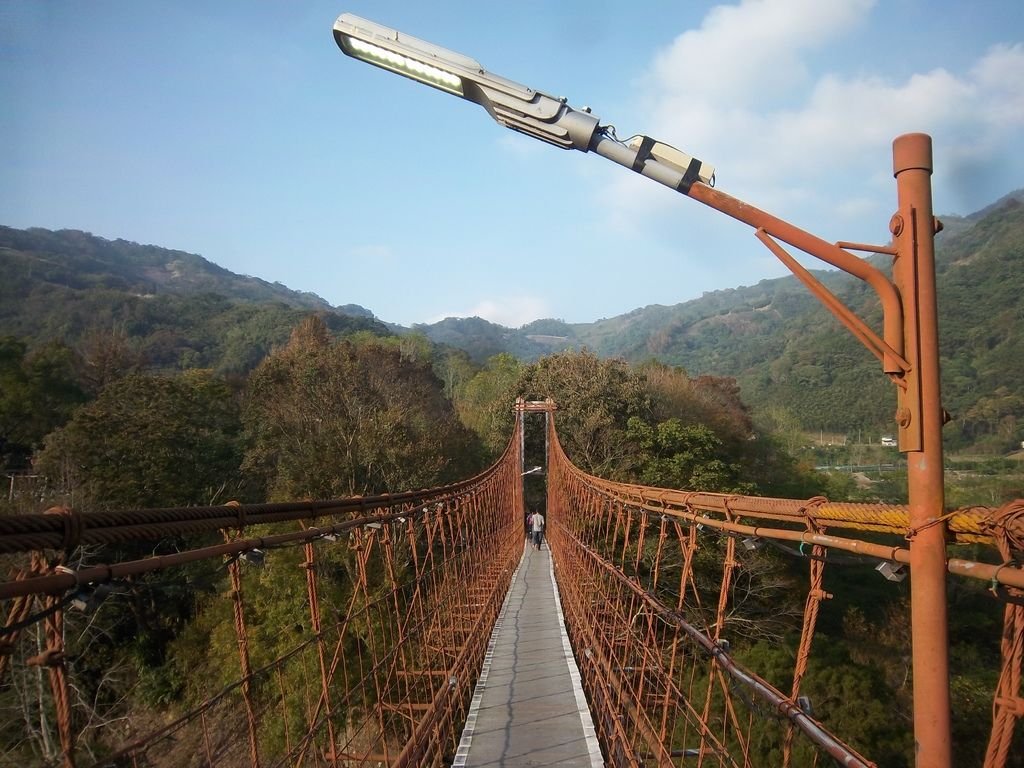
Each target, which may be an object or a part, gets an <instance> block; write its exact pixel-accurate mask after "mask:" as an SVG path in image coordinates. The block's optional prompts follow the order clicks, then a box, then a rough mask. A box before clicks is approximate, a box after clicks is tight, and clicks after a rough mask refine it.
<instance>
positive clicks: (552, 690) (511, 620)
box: [453, 544, 604, 768]
mask: <svg viewBox="0 0 1024 768" xmlns="http://www.w3.org/2000/svg"><path fill="white" fill-rule="evenodd" d="M544 546H545V548H544V549H543V550H541V551H539V552H538V551H536V550H534V549H533V547H532V546H528V547H527V548H526V550H525V552H524V554H523V559H522V560H521V561H520V563H519V568H518V569H517V571H516V574H515V578H514V579H513V581H512V587H511V589H510V590H509V594H508V597H507V598H506V600H505V605H504V607H503V608H502V612H501V615H500V616H499V617H498V622H497V624H496V625H495V628H494V632H493V634H492V635H491V641H490V646H489V647H488V650H487V656H486V658H485V660H484V666H483V670H482V673H481V676H480V681H479V683H477V687H476V690H475V691H474V694H473V704H472V708H471V710H470V713H469V717H468V719H467V722H466V728H465V730H464V731H463V733H462V740H461V743H460V744H459V749H458V753H457V755H456V758H455V762H454V763H453V765H454V766H471V767H473V768H484V767H485V766H528V765H529V766H538V765H565V766H581V767H585V768H596V767H597V766H602V765H604V762H603V761H602V759H601V750H600V747H599V746H598V743H597V738H596V737H595V735H594V725H593V722H592V720H591V718H590V710H589V709H588V707H587V702H586V698H585V697H584V694H583V689H582V688H581V687H580V682H579V680H580V677H579V669H578V668H577V666H576V660H575V659H574V658H573V655H572V650H571V648H570V647H569V639H568V637H567V636H566V634H565V625H564V624H563V622H562V610H561V605H560V604H559V601H558V587H557V585H556V584H555V580H554V571H553V569H552V566H551V557H550V553H549V552H548V550H547V545H546V544H545V545H544Z"/></svg>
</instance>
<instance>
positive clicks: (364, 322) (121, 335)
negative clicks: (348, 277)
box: [0, 227, 389, 373]
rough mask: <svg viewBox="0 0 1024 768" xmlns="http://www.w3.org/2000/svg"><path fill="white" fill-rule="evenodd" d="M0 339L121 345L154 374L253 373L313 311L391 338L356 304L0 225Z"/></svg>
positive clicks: (112, 243) (198, 263)
mask: <svg viewBox="0 0 1024 768" xmlns="http://www.w3.org/2000/svg"><path fill="white" fill-rule="evenodd" d="M0 274H2V275H3V279H2V280H0V336H12V337H15V338H18V339H22V340H24V341H25V342H27V343H28V344H30V345H36V344H42V343H47V342H54V341H60V342H63V343H66V344H70V345H75V346H79V347H93V348H95V347H97V346H109V344H108V342H109V339H110V338H111V337H113V338H118V339H122V340H124V341H125V343H126V344H127V345H128V346H129V347H130V348H131V350H132V352H133V353H134V354H136V355H137V356H138V358H139V359H140V360H144V361H145V364H146V366H147V367H151V368H165V369H175V368H180V369H184V368H193V367H206V368H215V369H217V370H219V371H221V372H224V373H244V372H247V371H249V370H251V369H252V368H253V367H255V366H256V364H257V363H259V361H260V360H262V359H263V358H264V357H265V356H266V354H267V353H268V352H269V351H270V350H271V349H272V348H273V347H274V346H275V345H280V344H283V343H284V342H285V341H286V340H287V339H288V335H289V333H291V330H292V328H293V327H295V325H297V324H298V323H299V322H300V321H301V320H302V318H303V317H305V316H307V315H308V314H310V312H314V311H315V312H317V313H320V314H322V315H323V317H324V320H325V322H326V323H327V324H328V326H329V327H331V329H332V330H335V331H345V330H363V329H365V330H371V331H374V332H376V333H380V334H388V333H389V331H388V330H387V329H386V328H385V326H384V325H383V324H382V323H380V322H378V321H377V320H375V319H374V317H373V313H372V312H370V311H369V310H367V309H364V308H363V307H360V306H357V305H347V306H344V307H331V305H330V304H328V303H327V302H326V301H325V300H323V299H322V298H320V297H319V296H316V295H315V294H311V293H300V292H298V291H292V290H289V289H288V288H286V287H284V286H283V285H280V284H271V283H268V282H266V281H264V280H260V279H258V278H255V277H248V276H245V275H237V274H234V273H233V272H229V271H228V270H226V269H223V268H221V267H218V266H217V265H216V264H213V263H211V262H209V261H207V260H206V259H204V258H203V257H201V256H197V255H195V254H191V253H184V252H182V251H173V250H168V249H165V248H158V247H156V246H152V245H139V244H137V243H131V242H128V241H125V240H105V239H103V238H100V237H95V236H94V235H90V234H88V233H86V232H79V231H75V230H61V231H59V232H51V231H49V230H45V229H29V230H18V229H11V228H9V227H0Z"/></svg>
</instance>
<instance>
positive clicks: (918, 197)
mask: <svg viewBox="0 0 1024 768" xmlns="http://www.w3.org/2000/svg"><path fill="white" fill-rule="evenodd" d="M931 173H932V143H931V138H930V137H929V136H927V135H925V134H921V133H911V134H906V135H903V136H899V137H897V138H896V139H895V141H894V142H893V174H894V176H895V177H896V187H897V195H898V202H899V209H898V211H897V213H896V214H895V215H894V216H893V217H892V220H891V222H890V230H891V231H892V234H893V236H894V241H895V245H896V251H897V252H896V258H895V260H894V262H893V281H894V282H895V284H896V286H897V287H898V288H899V291H900V302H901V304H902V309H903V319H904V340H905V344H904V354H905V357H906V360H907V362H908V363H910V370H909V371H907V372H906V375H905V376H904V377H903V380H902V382H897V384H898V387H899V403H898V408H897V412H896V421H897V424H898V426H899V439H900V450H901V451H903V452H904V453H905V454H906V457H907V488H908V494H909V506H910V521H909V522H910V533H909V535H908V538H909V539H910V596H911V634H912V643H913V665H914V667H913V674H914V747H915V765H916V766H917V768H949V767H950V766H951V765H952V748H951V736H950V693H949V639H948V628H947V613H946V606H947V599H946V526H945V522H944V519H943V513H944V503H945V496H944V490H943V455H942V426H943V424H944V423H945V415H944V411H943V409H942V404H941V400H940V393H939V341H938V311H937V307H936V293H935V232H936V230H937V229H938V225H937V221H936V219H935V218H934V217H933V215H932V192H931Z"/></svg>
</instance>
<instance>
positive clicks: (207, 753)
mask: <svg viewBox="0 0 1024 768" xmlns="http://www.w3.org/2000/svg"><path fill="white" fill-rule="evenodd" d="M516 409H517V419H516V430H517V434H516V435H515V436H514V437H513V438H512V439H511V440H510V442H509V444H508V448H507V449H506V451H505V452H504V454H503V455H502V456H501V458H500V459H499V460H498V461H497V462H496V463H495V464H494V465H493V466H491V467H490V468H489V469H487V470H486V471H484V472H483V473H481V474H479V475H478V476H476V477H473V478H470V479H468V480H465V481H463V482H459V483H456V484H453V485H449V486H445V487H440V488H433V489H427V490H419V491H409V492H404V493H394V494H389V495H382V496H374V497H357V498H348V499H340V500H326V501H300V502H294V503H277V504H256V505H252V504H249V505H243V504H235V503H229V504H226V505H222V506H216V507H196V508H181V509H141V510H125V511H120V512H96V513H77V512H75V511H74V510H70V509H66V508H55V509H50V510H48V512H47V513H45V514H29V515H17V516H7V517H3V518H0V555H3V556H4V557H5V559H6V561H7V562H8V564H10V565H15V566H18V567H16V568H14V569H13V570H12V572H11V577H10V579H9V580H8V581H6V582H4V583H3V584H0V599H2V600H3V601H4V602H3V605H4V610H5V613H6V624H5V627H4V629H3V635H2V641H3V645H2V647H0V650H2V655H0V684H2V685H3V686H5V687H8V688H9V687H10V686H11V685H12V680H21V681H22V682H24V681H25V680H34V681H35V683H34V684H35V685H36V686H37V690H36V692H37V693H38V694H39V699H38V701H37V706H36V708H35V709H33V708H32V707H29V706H27V705H26V708H25V712H26V714H25V721H24V723H22V724H20V725H21V730H22V733H23V737H24V740H28V739H29V738H30V736H31V735H32V734H37V735H38V734H39V733H40V732H42V731H44V730H46V729H47V728H49V729H50V730H51V731H52V732H54V733H55V734H56V735H55V737H54V738H53V739H52V740H51V742H50V743H48V744H46V745H45V747H46V749H49V750H50V751H49V754H40V755H39V758H40V761H41V762H42V764H54V765H64V766H122V765H130V766H184V765H189V766H214V765H228V766H236V765H237V766H252V767H253V768H256V767H257V766H285V765H287V766H331V767H332V768H335V767H337V766H355V765H372V766H416V765H476V766H483V765H538V764H547V765H556V764H565V765H587V766H591V765H601V764H606V765H615V766H669V765H675V766H689V765H714V766H752V765H782V766H805V765H827V764H838V765H843V766H872V765H876V764H877V763H876V762H873V760H872V755H871V754H870V752H869V751H868V750H867V749H866V747H867V746H870V745H859V744H855V743H850V742H849V741H848V740H847V739H846V738H844V732H843V727H842V725H843V723H841V722H835V721H834V719H833V718H831V717H830V712H829V708H828V706H827V705H826V703H825V702H817V703H816V702H815V701H813V700H811V699H810V698H809V697H808V696H806V695H805V694H804V692H803V688H802V685H803V682H804V679H805V676H806V674H807V671H808V668H809V664H812V663H813V662H814V659H815V656H816V651H817V650H819V648H820V646H821V643H819V644H817V645H816V642H815V640H816V630H817V623H818V616H819V609H820V607H821V606H822V604H823V603H825V602H827V601H828V600H829V599H830V598H832V597H833V596H832V595H831V594H829V592H827V591H826V590H825V588H824V584H825V579H826V577H827V575H828V573H829V571H830V570H831V569H835V568H848V567H852V568H857V567H861V568H862V570H863V571H864V572H865V575H864V577H863V578H878V577H877V576H876V575H875V574H874V573H871V570H872V569H878V570H880V571H882V572H883V573H885V574H887V576H888V577H890V578H894V579H898V578H901V577H902V576H903V572H905V571H906V570H907V569H908V566H909V564H910V563H911V556H910V550H909V548H908V547H909V544H908V540H909V541H910V542H912V541H913V539H914V537H915V536H917V535H919V533H920V532H919V531H917V530H915V529H914V528H912V527H911V525H910V518H909V516H908V510H907V509H906V508H905V507H902V506H894V505H868V504H851V503H834V502H830V501H829V500H827V499H825V498H812V499H806V500H794V499H780V498H762V497H749V496H738V495H726V494H717V493H704V492H692V491H680V490H669V489H660V488H650V487H645V486H640V485H629V484H622V483H615V482H610V481H607V480H602V479H600V478H597V477H594V476H591V475H588V474H586V473H584V472H582V471H581V470H579V469H578V468H577V467H575V466H574V465H573V464H572V463H571V461H570V460H569V458H568V457H567V456H566V455H565V454H564V453H563V451H562V449H561V447H560V444H559V441H558V434H557V431H556V429H555V421H556V409H555V404H554V403H552V402H551V401H544V402H526V401H523V400H522V399H520V400H519V401H517V404H516ZM538 416H542V417H543V418H544V419H545V422H546V439H545V443H546V445H545V453H546V465H545V467H544V469H545V472H544V477H545V483H546V509H545V514H546V517H547V522H548V525H547V537H546V544H545V548H544V549H541V550H535V549H533V548H532V547H529V546H524V515H525V512H526V509H525V505H524V488H523V482H524V481H523V476H524V474H525V473H526V472H525V471H524V470H525V468H524V462H523V456H524V435H525V433H526V431H525V429H524V423H525V421H526V420H527V419H531V418H538ZM933 525H934V526H936V527H941V528H942V530H943V533H944V536H945V537H946V540H947V542H948V543H949V556H948V557H947V559H946V570H947V573H948V577H949V578H950V579H962V580H968V581H975V582H981V583H983V584H984V585H985V587H986V588H987V589H988V590H989V591H990V592H991V597H992V599H994V600H999V601H1001V603H1002V604H1003V606H1004V608H1003V622H1002V627H1001V628H1000V631H1001V640H1000V642H1001V647H1002V653H1001V659H1000V660H999V663H998V665H997V666H998V670H997V675H996V677H997V682H996V684H995V686H994V687H993V688H992V689H991V690H989V691H987V693H986V695H987V696H990V697H991V702H992V720H991V723H990V727H991V736H990V739H989V743H988V748H987V751H986V753H985V754H984V755H978V756H977V764H982V762H983V764H984V765H985V766H986V767H987V768H989V767H990V768H997V767H1001V766H1006V765H1012V764H1014V763H1013V762H1012V761H1013V760H1014V759H1019V755H1017V757H1016V758H1015V757H1014V754H1015V752H1014V748H1015V745H1016V748H1017V749H1019V747H1020V743H1021V740H1020V737H1019V734H1018V735H1017V738H1016V741H1015V740H1014V738H1015V727H1016V726H1017V724H1018V720H1019V719H1020V718H1021V716H1022V715H1024V698H1022V692H1021V661H1022V656H1024V601H1022V599H1021V598H1022V596H1024V569H1022V567H1021V557H1022V554H1024V546H1022V544H1024V501H1021V500H1018V501H1016V502H1014V503H1012V504H1008V505H1005V506H1004V507H1001V508H983V507H972V508H969V509H959V510H954V511H952V512H949V513H948V514H946V515H944V516H943V517H942V518H941V519H937V520H935V521H934V523H933ZM167 541H174V542H176V544H175V546H174V547H172V548H170V549H168V547H167V546H166V545H164V546H162V547H161V546H160V545H159V542H165V543H166V542H167ZM146 548H149V549H150V550H151V554H148V555H147V556H141V557H130V556H129V557H124V553H138V552H141V551H144V550H145V549H146ZM765 548H769V549H772V550H773V551H776V552H780V553H783V554H788V555H789V556H790V558H791V559H790V560H789V562H790V566H791V572H795V573H798V574H799V578H798V579H794V580H791V581H789V582H787V583H786V585H785V588H784V589H783V590H780V588H779V587H778V586H776V587H774V588H773V587H772V586H771V584H770V583H768V582H769V580H768V579H766V578H764V577H763V574H759V573H758V569H757V567H756V562H757V560H756V559H757V558H758V557H759V556H760V555H761V554H762V550H763V549H765ZM157 552H160V553H159V554H158V553H157ZM119 553H121V559H117V558H118V556H119ZM99 556H102V557H103V558H104V560H103V561H102V562H99V561H97V558H98V557H99ZM201 565H205V566H209V567H212V568H214V569H215V573H216V574H217V576H216V578H218V579H220V581H219V582H218V583H219V585H220V587H219V588H220V590H221V591H220V592H214V593H211V594H214V595H216V599H217V600H219V601H220V602H221V603H222V604H223V605H224V610H223V616H224V617H225V621H224V624H225V625H226V626H223V627H220V629H221V630H223V631H225V632H229V633H230V634H231V635H232V639H231V646H232V647H233V649H234V650H233V651H232V652H233V653H234V655H235V657H236V659H235V661H234V662H232V663H231V664H230V665H225V666H229V667H231V668H230V669H221V670H220V675H221V678H222V679H216V676H210V679H191V680H189V689H190V690H191V691H193V694H192V695H191V697H190V698H188V703H187V704H183V705H178V706H177V707H176V708H174V709H173V712H172V711H171V708H170V707H169V708H168V714H167V715H166V716H165V717H164V718H162V719H158V720H154V719H152V718H149V719H145V718H143V719H138V718H131V717H129V716H127V715H128V714H130V713H121V715H122V716H120V717H108V718H103V717H100V716H99V714H100V713H99V709H100V708H101V705H100V704H99V703H97V702H96V701H91V702H89V701H83V700H82V692H81V690H80V686H79V685H78V683H77V682H76V674H77V670H76V667H81V666H83V665H84V664H85V663H86V662H88V661H89V654H90V652H91V650H92V649H91V647H90V645H89V644H88V643H84V641H83V640H82V638H83V637H85V636H86V634H87V633H85V632H83V631H82V627H83V624H85V623H87V622H88V621H89V617H90V616H91V615H93V614H95V613H98V612H99V611H101V610H102V606H101V603H102V601H103V598H104V597H105V596H109V595H111V594H113V595H117V594H118V593H119V592H120V593H124V592H130V591H131V590H142V591H145V590H149V591H150V592H151V597H152V598H153V599H154V600H156V601H159V599H160V594H161V592H160V584H161V583H162V582H161V581H160V578H161V577H173V576H174V575H175V574H179V575H180V574H184V573H186V572H188V573H193V574H194V573H195V570H194V569H195V568H197V567H199V566H201ZM189 568H192V569H193V571H187V569H189ZM274 570H276V571H278V572H279V573H282V574H283V579H284V580H285V583H287V584H288V585H289V586H287V587H285V588H286V589H288V590H289V592H288V594H291V595H294V596H295V607H296V610H298V611H299V612H300V613H301V615H303V616H304V617H305V620H304V621H302V622H299V623H297V624H296V625H295V626H293V627H280V626H273V627H268V626H266V622H263V623H262V624H261V625H260V626H254V625H253V623H254V618H253V617H254V615H256V614H258V605H257V603H258V601H259V599H260V597H259V595H260V590H261V589H263V588H265V585H262V581H261V580H262V578H263V577H264V575H265V574H267V573H268V572H270V571H274ZM910 570H911V571H912V568H910ZM182 578H184V577H182ZM910 578H913V573H912V572H911V573H910ZM339 584H340V588H339ZM279 588H281V587H279ZM783 598H784V599H783ZM108 599H109V597H108ZM758 601H760V604H758ZM783 603H785V604H788V605H794V606H796V610H795V611H794V612H793V616H792V624H793V626H794V627H795V628H796V630H797V632H798V640H797V642H796V644H795V647H793V648H792V652H791V653H788V654H787V655H786V658H787V659H789V666H788V667H787V668H786V669H784V670H779V669H773V670H772V671H771V674H770V675H769V674H767V673H765V672H761V673H759V672H758V671H757V670H756V669H755V668H754V667H753V666H751V665H750V664H748V663H747V662H746V661H745V658H744V654H745V650H744V649H745V648H746V647H749V646H750V643H749V642H746V643H744V642H742V641H741V638H742V637H744V636H745V637H747V638H750V637H757V636H758V635H759V634H763V635H765V636H767V630H766V629H764V627H767V626H768V625H769V624H770V622H771V618H772V615H773V614H778V613H781V612H783V610H784V609H783ZM205 610H207V611H210V610H212V609H211V608H209V607H207V608H206V609H205ZM907 620H908V622H909V617H908V619H907ZM282 636H285V639H284V640H282ZM281 649H283V650H281ZM235 651H237V653H235ZM198 668H199V665H198V660H197V669H198ZM914 672H915V673H917V670H914ZM44 693H45V696H44V695H43V694H44ZM843 695H845V694H844V692H842V691H837V692H836V696H837V697H842V696H843ZM108 707H109V709H110V710H111V711H116V709H117V707H116V704H109V703H108ZM922 712H927V709H925V708H922V707H921V705H920V702H916V701H915V702H914V716H915V717H920V716H922V714H921V713H922ZM15 727H17V726H15ZM909 730H910V725H909V724H908V731H909ZM7 732H8V733H11V732H12V731H11V726H10V725H9V726H8V730H7ZM13 746H14V745H7V747H6V748H7V749H8V751H7V752H6V753H5V754H8V755H10V754H12V752H11V751H9V750H10V749H11V748H12V747H13ZM766 761H767V762H766Z"/></svg>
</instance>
